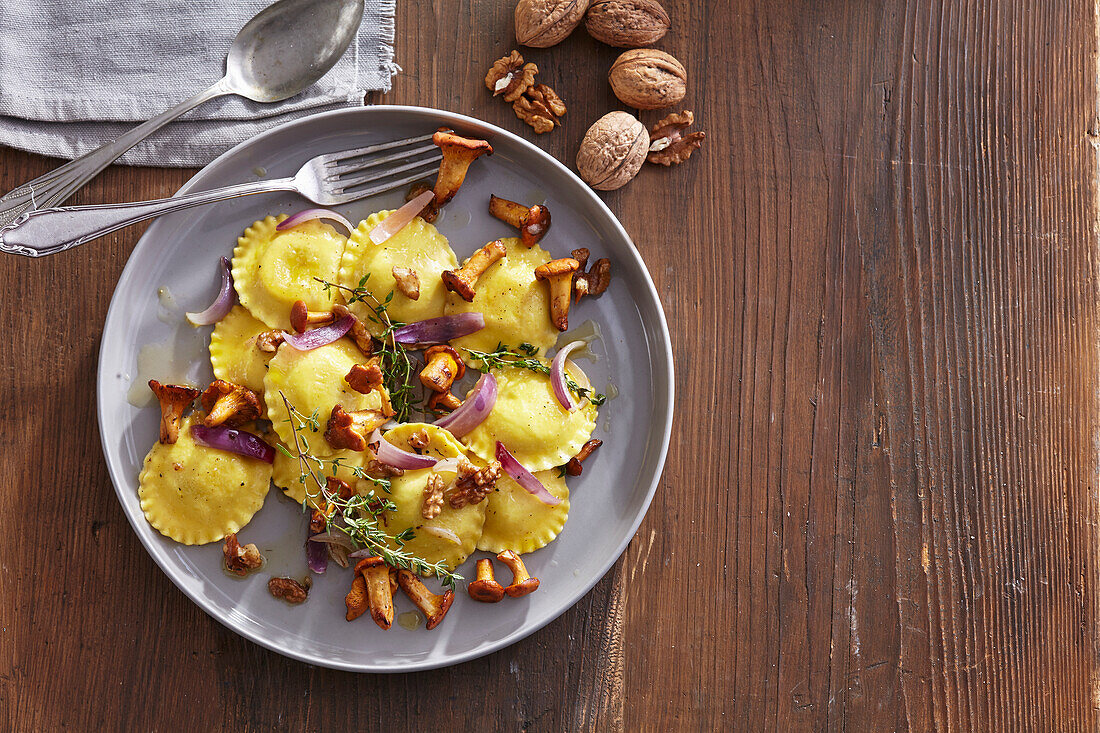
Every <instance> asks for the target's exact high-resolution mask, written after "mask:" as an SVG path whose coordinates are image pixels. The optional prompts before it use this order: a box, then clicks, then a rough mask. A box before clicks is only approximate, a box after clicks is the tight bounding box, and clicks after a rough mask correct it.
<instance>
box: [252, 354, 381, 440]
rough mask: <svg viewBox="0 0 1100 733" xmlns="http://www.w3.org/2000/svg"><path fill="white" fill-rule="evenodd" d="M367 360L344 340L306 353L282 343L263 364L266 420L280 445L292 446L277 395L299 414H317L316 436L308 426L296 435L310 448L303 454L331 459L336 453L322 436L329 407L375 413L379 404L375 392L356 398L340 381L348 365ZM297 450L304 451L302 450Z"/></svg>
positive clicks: (289, 428)
mask: <svg viewBox="0 0 1100 733" xmlns="http://www.w3.org/2000/svg"><path fill="white" fill-rule="evenodd" d="M366 361H367V358H366V357H365V356H363V353H362V352H361V351H359V349H358V347H356V346H355V344H353V343H352V342H351V341H350V340H349V339H346V338H342V339H340V340H338V341H335V342H333V343H331V344H327V345H325V346H320V347H318V348H316V349H311V350H310V351H298V350H297V349H295V348H294V347H292V346H291V345H290V344H288V343H285V342H284V343H283V344H281V345H280V346H279V351H278V352H276V354H275V358H274V359H272V360H271V361H270V362H268V365H267V376H266V377H265V378H264V394H265V395H266V397H267V419H268V420H270V421H271V425H272V427H274V428H275V433H276V434H277V435H278V436H279V440H281V441H282V442H283V443H284V444H285V445H290V444H292V443H293V442H294V432H293V429H292V428H291V426H290V423H288V422H287V414H286V406H285V405H284V404H283V400H282V397H281V396H280V393H281V394H282V395H286V398H287V399H288V400H289V401H290V404H291V405H293V406H294V409H296V410H298V412H300V413H302V414H303V415H305V416H307V417H308V416H310V415H312V414H313V413H314V412H316V413H317V420H318V422H319V429H318V431H317V432H313V431H312V430H310V429H309V428H308V427H307V428H306V429H305V430H303V431H301V432H300V433H299V435H300V439H303V440H305V441H306V442H307V443H308V444H309V445H308V452H310V453H312V454H314V455H316V456H318V457H329V456H332V455H333V454H334V453H335V452H336V451H335V450H334V449H333V448H332V447H331V446H330V445H329V444H328V442H327V441H326V440H325V438H324V432H325V425H326V424H327V423H328V418H329V415H331V414H332V408H333V406H334V405H337V404H339V405H341V406H342V407H343V408H344V410H346V411H347V412H354V411H356V410H376V409H379V408H380V407H381V405H382V401H381V398H380V396H379V394H378V392H371V393H370V394H366V395H365V394H360V393H359V392H356V391H355V390H354V389H352V388H351V387H349V386H348V383H347V382H345V381H344V377H345V376H346V375H347V373H348V372H349V371H351V368H352V366H354V365H355V364H362V363H365V362H366ZM302 448H303V450H306V446H303V447H302Z"/></svg>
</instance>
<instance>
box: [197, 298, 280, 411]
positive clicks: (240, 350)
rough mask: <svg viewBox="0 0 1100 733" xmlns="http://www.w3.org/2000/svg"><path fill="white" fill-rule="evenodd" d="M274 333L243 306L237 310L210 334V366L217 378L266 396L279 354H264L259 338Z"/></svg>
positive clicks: (230, 312)
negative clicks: (266, 381) (269, 370)
mask: <svg viewBox="0 0 1100 733" xmlns="http://www.w3.org/2000/svg"><path fill="white" fill-rule="evenodd" d="M270 330H271V329H270V328H268V327H267V325H266V324H265V323H263V322H262V321H258V320H256V319H255V318H253V317H252V314H251V313H249V312H248V311H247V310H246V309H245V308H244V307H243V306H239V305H235V306H233V310H231V311H229V313H227V314H226V315H225V317H224V318H222V319H221V320H220V321H218V322H217V324H216V325H215V326H214V332H213V333H211V334H210V366H211V367H213V369H214V378H215V379H224V380H225V381H227V382H232V383H233V384H240V385H242V386H244V387H248V388H249V389H250V390H252V391H253V392H256V393H258V394H261V395H262V394H263V391H264V377H265V376H267V363H268V362H269V361H271V358H272V357H273V356H275V354H274V353H268V352H265V351H260V349H259V348H258V347H257V346H256V337H257V336H259V335H260V334H262V333H267V332H268V331H270Z"/></svg>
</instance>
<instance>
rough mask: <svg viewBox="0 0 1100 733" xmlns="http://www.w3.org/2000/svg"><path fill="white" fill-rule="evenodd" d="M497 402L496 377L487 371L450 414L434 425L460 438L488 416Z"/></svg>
mask: <svg viewBox="0 0 1100 733" xmlns="http://www.w3.org/2000/svg"><path fill="white" fill-rule="evenodd" d="M496 403H497V378H496V377H494V376H493V375H492V374H490V373H489V372H485V373H484V374H482V375H481V379H479V380H477V384H475V385H474V389H473V391H472V392H470V394H469V396H467V397H466V401H465V402H463V403H462V404H461V405H460V406H459V407H458V408H457V409H456V410H455V411H454V412H452V413H451V414H450V415H446V416H444V417H441V418H439V419H438V420H436V421H435V425H436V427H440V428H443V429H444V430H448V431H450V433H451V435H453V436H455V437H456V438H461V437H462V436H464V435H468V434H469V433H471V432H472V431H473V429H474V428H476V427H477V426H478V425H480V424H481V423H483V422H485V418H487V417H489V413H490V412H492V411H493V405H495V404H496Z"/></svg>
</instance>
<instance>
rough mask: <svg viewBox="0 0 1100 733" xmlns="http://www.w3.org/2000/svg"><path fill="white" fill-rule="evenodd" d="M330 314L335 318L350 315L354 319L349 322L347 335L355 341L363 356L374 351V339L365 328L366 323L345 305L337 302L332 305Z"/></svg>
mask: <svg viewBox="0 0 1100 733" xmlns="http://www.w3.org/2000/svg"><path fill="white" fill-rule="evenodd" d="M332 315H333V316H335V317H336V318H337V319H340V318H343V317H344V316H351V317H352V318H353V319H354V320H352V322H351V330H350V331H348V333H347V336H348V337H349V338H350V339H351V340H352V341H354V342H355V345H356V346H358V347H359V351H361V352H363V356H370V355H371V354H373V353H374V341H373V340H372V339H371V335H370V331H368V330H367V326H366V324H364V323H363V322H362V321H361V320H359V318H358V317H357V316H356V315H355V314H354V313H352V312H351V311H349V310H348V307H347V306H346V305H341V304H339V303H337V304H336V305H334V306H333V307H332Z"/></svg>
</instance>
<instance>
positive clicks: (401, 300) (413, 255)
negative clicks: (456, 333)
mask: <svg viewBox="0 0 1100 733" xmlns="http://www.w3.org/2000/svg"><path fill="white" fill-rule="evenodd" d="M392 213H393V212H392V211H380V212H378V213H377V214H371V215H370V217H368V218H367V220H366V221H363V222H360V223H359V227H358V228H357V229H356V230H355V231H354V232H352V235H351V238H350V239H349V240H348V244H347V248H346V249H345V250H344V257H343V259H342V260H341V263H340V275H339V278H340V279H339V282H340V284H341V285H343V286H345V287H348V288H354V287H357V286H358V285H359V282H360V281H361V280H362V279H363V278H364V277H366V278H367V280H366V283H365V287H366V288H367V290H369V291H370V293H371V294H372V295H373V296H374V297H375V298H376V299H377V300H378V302H379V303H386V299H387V298H389V302H388V303H387V305H386V312H387V313H388V314H389V317H390V318H391V319H392V320H395V321H401V322H403V323H413V322H415V321H423V320H426V319H428V318H438V317H439V316H441V315H443V307H444V304H445V303H446V301H447V297H446V296H447V290H446V288H444V287H443V280H442V278H441V277H440V275H441V274H442V272H443V271H444V270H453V269H454V268H455V267H457V266H458V259H457V258H456V257H455V253H454V252H453V251H452V250H451V245H449V244H448V243H447V238H446V237H444V236H443V235H442V234H440V233H439V231H438V230H437V229H436V228H435V227H434V226H432V225H431V224H429V223H427V222H426V221H424V220H423V219H421V218H420V217H419V216H418V217H416V218H415V219H413V220H412V221H411V222H409V223H408V224H407V225H406V226H405V227H404V228H403V229H402V230H401V231H399V232H398V233H397V234H395V235H393V236H392V237H390V238H389V239H387V240H386V241H385V242H383V243H382V244H375V243H374V242H372V241H371V240H370V232H371V230H372V229H374V227H376V226H377V225H378V224H379V223H381V222H382V221H383V220H384V219H385V218H386V217H387V216H389V215H390V214H392ZM395 266H396V267H403V268H407V269H411V270H413V271H415V272H416V275H417V278H418V279H419V280H420V297H419V298H417V299H416V300H412V299H410V298H408V297H406V296H405V295H404V294H402V293H401V291H400V290H396V289H395V281H394V277H393V268H394V267H395ZM348 308H349V309H350V310H351V312H352V313H354V314H355V315H357V316H358V317H359V318H360V320H363V321H365V322H366V323H367V325H368V327H370V328H371V330H372V332H373V333H376V334H377V333H380V327H379V326H378V324H377V323H376V322H375V321H373V320H371V319H372V318H373V317H374V312H373V311H372V310H371V308H370V307H369V306H368V305H367V304H366V303H362V302H356V303H351V304H350V305H349V306H348Z"/></svg>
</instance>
